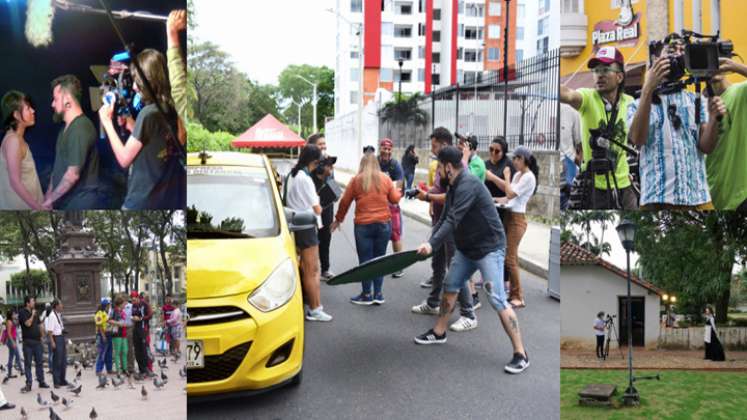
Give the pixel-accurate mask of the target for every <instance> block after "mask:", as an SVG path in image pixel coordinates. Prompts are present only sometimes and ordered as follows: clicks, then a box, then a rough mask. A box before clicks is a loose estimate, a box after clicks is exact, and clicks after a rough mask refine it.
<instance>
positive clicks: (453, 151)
mask: <svg viewBox="0 0 747 420" xmlns="http://www.w3.org/2000/svg"><path fill="white" fill-rule="evenodd" d="M438 161H439V162H440V163H442V164H444V165H445V164H447V163H450V164H451V165H452V166H459V165H460V164H461V162H462V151H461V150H459V148H458V147H456V146H446V147H444V148H443V149H441V151H440V152H438Z"/></svg>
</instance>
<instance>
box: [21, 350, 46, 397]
mask: <svg viewBox="0 0 747 420" xmlns="http://www.w3.org/2000/svg"><path fill="white" fill-rule="evenodd" d="M42 353H43V351H42V344H41V341H37V340H27V339H24V340H23V367H24V370H25V371H26V385H28V386H31V379H32V378H31V361H32V359H33V362H34V363H35V364H36V380H37V381H38V382H39V383H40V384H43V383H44V366H43V364H44V362H43V357H42Z"/></svg>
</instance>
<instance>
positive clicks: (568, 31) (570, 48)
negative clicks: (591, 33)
mask: <svg viewBox="0 0 747 420" xmlns="http://www.w3.org/2000/svg"><path fill="white" fill-rule="evenodd" d="M587 26H588V18H587V17H586V15H585V14H582V13H563V14H561V16H560V56H561V57H576V56H577V55H579V54H581V51H582V50H583V49H584V48H586V44H587V39H586V33H587Z"/></svg>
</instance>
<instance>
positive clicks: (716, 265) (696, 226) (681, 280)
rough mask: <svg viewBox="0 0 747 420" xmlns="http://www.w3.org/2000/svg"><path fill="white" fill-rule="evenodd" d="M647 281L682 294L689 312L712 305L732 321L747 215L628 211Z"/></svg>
mask: <svg viewBox="0 0 747 420" xmlns="http://www.w3.org/2000/svg"><path fill="white" fill-rule="evenodd" d="M623 215H624V216H625V217H627V218H629V219H632V220H634V221H635V223H636V224H637V225H638V231H637V234H636V240H635V246H636V252H637V253H638V254H639V256H640V257H639V261H640V267H641V271H642V273H643V275H644V277H645V278H646V279H647V280H649V281H651V282H653V283H654V284H656V285H657V286H659V287H661V288H662V289H664V290H666V291H668V292H669V293H674V294H675V295H676V296H678V306H679V307H680V308H681V309H682V310H683V312H686V313H690V314H693V315H696V317H697V316H699V315H700V314H701V313H702V310H703V307H704V306H705V305H706V304H709V303H710V304H713V305H714V306H715V309H716V321H717V322H720V323H724V322H726V320H727V312H728V305H729V298H730V293H731V279H732V273H733V272H734V267H735V265H736V264H739V263H740V262H741V263H742V264H744V263H745V260H746V259H747V215H743V214H741V215H740V214H738V213H736V212H704V213H699V212H692V211H691V212H659V213H653V212H628V213H623Z"/></svg>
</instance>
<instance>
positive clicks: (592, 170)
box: [588, 152, 622, 209]
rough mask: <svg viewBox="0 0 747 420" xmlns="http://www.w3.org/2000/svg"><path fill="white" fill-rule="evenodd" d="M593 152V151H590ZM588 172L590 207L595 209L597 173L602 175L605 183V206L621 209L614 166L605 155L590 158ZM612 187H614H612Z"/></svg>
mask: <svg viewBox="0 0 747 420" xmlns="http://www.w3.org/2000/svg"><path fill="white" fill-rule="evenodd" d="M592 153H593V152H592ZM588 170H589V174H590V176H591V196H590V198H589V201H590V202H591V206H590V208H592V209H596V208H598V207H597V202H596V194H595V191H596V189H597V185H596V181H597V175H603V176H604V179H605V181H606V183H607V190H606V191H607V194H606V196H605V201H606V203H605V208H608V209H622V202H621V199H620V189H619V188H618V186H617V177H616V176H615V174H614V170H615V168H614V167H613V165H612V161H611V160H610V159H609V158H607V157H601V158H592V159H591V161H589V166H588ZM610 172H612V182H613V184H614V185H610ZM613 187H614V189H613Z"/></svg>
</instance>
